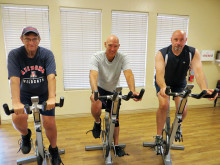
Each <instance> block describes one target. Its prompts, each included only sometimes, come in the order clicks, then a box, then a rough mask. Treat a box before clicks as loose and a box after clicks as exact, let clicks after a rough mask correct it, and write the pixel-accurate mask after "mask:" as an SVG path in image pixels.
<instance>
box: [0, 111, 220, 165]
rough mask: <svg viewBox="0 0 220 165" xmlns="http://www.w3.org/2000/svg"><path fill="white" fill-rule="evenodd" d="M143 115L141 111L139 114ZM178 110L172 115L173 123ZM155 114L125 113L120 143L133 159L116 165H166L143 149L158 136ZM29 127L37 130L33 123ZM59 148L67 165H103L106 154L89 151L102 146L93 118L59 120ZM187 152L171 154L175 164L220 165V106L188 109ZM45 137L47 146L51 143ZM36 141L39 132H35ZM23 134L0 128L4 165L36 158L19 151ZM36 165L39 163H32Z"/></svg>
mask: <svg viewBox="0 0 220 165" xmlns="http://www.w3.org/2000/svg"><path fill="white" fill-rule="evenodd" d="M138 112H139V111H138ZM173 114H174V111H173V112H171V117H172V120H173ZM155 115H156V113H155V112H146V113H130V114H126V113H123V112H122V113H121V114H120V142H121V143H125V144H126V148H125V150H126V152H127V153H129V154H130V155H129V156H124V157H122V158H119V157H113V162H114V165H146V164H150V165H162V164H163V162H162V158H161V156H157V155H156V154H155V152H154V151H153V150H152V149H150V148H146V147H143V142H153V141H154V139H153V136H155V133H156V124H155ZM29 127H30V128H31V129H32V131H34V128H33V123H32V122H31V123H30V124H29ZM57 127H58V146H59V148H64V149H65V151H66V153H65V154H64V155H62V156H61V158H62V160H63V162H64V164H65V165H103V164H104V158H103V154H102V151H101V150H100V151H85V146H86V145H99V144H101V140H100V139H94V138H93V137H92V133H91V132H90V133H88V134H86V131H87V130H90V129H92V127H93V118H92V117H91V116H90V117H81V118H67V119H57ZM182 131H183V139H184V142H182V143H181V144H182V145H184V146H185V150H184V151H177V150H172V151H171V158H172V161H173V164H175V165H220V107H217V108H215V109H214V108H200V109H198V108H197V109H196V108H188V116H187V118H186V120H185V121H184V122H183V124H182ZM43 136H44V143H45V146H46V147H48V140H47V139H46V137H45V135H43ZM33 138H35V133H33ZM19 139H20V135H19V133H18V132H17V131H16V130H14V129H13V127H12V125H11V124H3V125H0V165H15V164H16V160H17V159H20V158H24V157H26V156H31V155H34V153H33V151H31V153H30V154H28V155H22V153H21V152H19V153H17V151H18V148H19V146H18V140H19ZM32 164H36V163H32Z"/></svg>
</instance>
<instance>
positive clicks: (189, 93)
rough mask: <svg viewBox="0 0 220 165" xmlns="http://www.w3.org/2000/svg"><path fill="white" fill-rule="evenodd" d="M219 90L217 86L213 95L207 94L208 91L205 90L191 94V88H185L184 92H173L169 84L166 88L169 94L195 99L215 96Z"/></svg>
mask: <svg viewBox="0 0 220 165" xmlns="http://www.w3.org/2000/svg"><path fill="white" fill-rule="evenodd" d="M218 92H219V89H218V88H216V89H215V90H214V91H213V92H212V94H211V95H206V94H207V91H206V90H203V91H202V92H201V93H199V94H191V90H190V89H184V90H183V92H171V91H170V87H169V86H167V88H166V91H165V93H166V95H168V96H179V97H188V96H189V97H193V98H195V99H201V98H214V97H215V95H216V94H217V93H218Z"/></svg>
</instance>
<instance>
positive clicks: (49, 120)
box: [43, 116, 56, 130]
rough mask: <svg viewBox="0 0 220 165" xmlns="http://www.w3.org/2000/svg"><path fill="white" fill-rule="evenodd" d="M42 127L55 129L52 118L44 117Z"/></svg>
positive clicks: (53, 118)
mask: <svg viewBox="0 0 220 165" xmlns="http://www.w3.org/2000/svg"><path fill="white" fill-rule="evenodd" d="M43 126H44V128H45V129H46V130H47V129H56V122H55V117H54V116H44V117H43Z"/></svg>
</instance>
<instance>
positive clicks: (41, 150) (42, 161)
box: [3, 96, 65, 165]
mask: <svg viewBox="0 0 220 165" xmlns="http://www.w3.org/2000/svg"><path fill="white" fill-rule="evenodd" d="M31 102H32V106H29V105H28V104H26V105H25V106H24V109H25V113H26V114H31V113H33V116H34V125H35V132H36V140H35V149H34V150H35V156H31V157H28V158H23V159H19V160H17V165H22V164H27V163H31V162H35V161H37V164H38V165H47V159H49V158H50V153H49V152H48V151H47V150H46V149H45V147H44V144H43V136H42V129H41V120H40V109H41V110H42V111H46V107H47V103H46V102H43V103H42V105H40V104H38V102H39V97H38V96H34V97H31ZM63 103H64V98H63V97H60V103H56V104H55V106H56V107H62V106H63ZM3 108H4V111H5V114H6V115H10V114H12V113H14V109H11V110H9V108H8V105H7V104H4V105H3ZM33 148H34V146H33ZM64 153H65V150H64V149H61V150H59V154H64Z"/></svg>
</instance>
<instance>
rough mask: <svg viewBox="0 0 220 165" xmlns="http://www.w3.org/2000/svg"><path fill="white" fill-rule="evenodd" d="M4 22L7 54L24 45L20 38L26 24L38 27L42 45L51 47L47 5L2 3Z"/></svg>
mask: <svg viewBox="0 0 220 165" xmlns="http://www.w3.org/2000/svg"><path fill="white" fill-rule="evenodd" d="M1 11H2V24H3V32H4V41H5V49H6V56H7V55H8V53H9V51H10V50H12V49H14V48H18V47H20V46H22V45H23V43H22V42H21V40H20V36H21V33H22V30H23V28H24V27H26V26H33V27H35V28H37V29H38V31H39V33H40V36H41V42H40V44H39V45H40V46H42V47H45V48H48V49H50V31H49V18H48V7H47V6H27V5H9V4H4V5H3V4H2V5H1Z"/></svg>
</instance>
